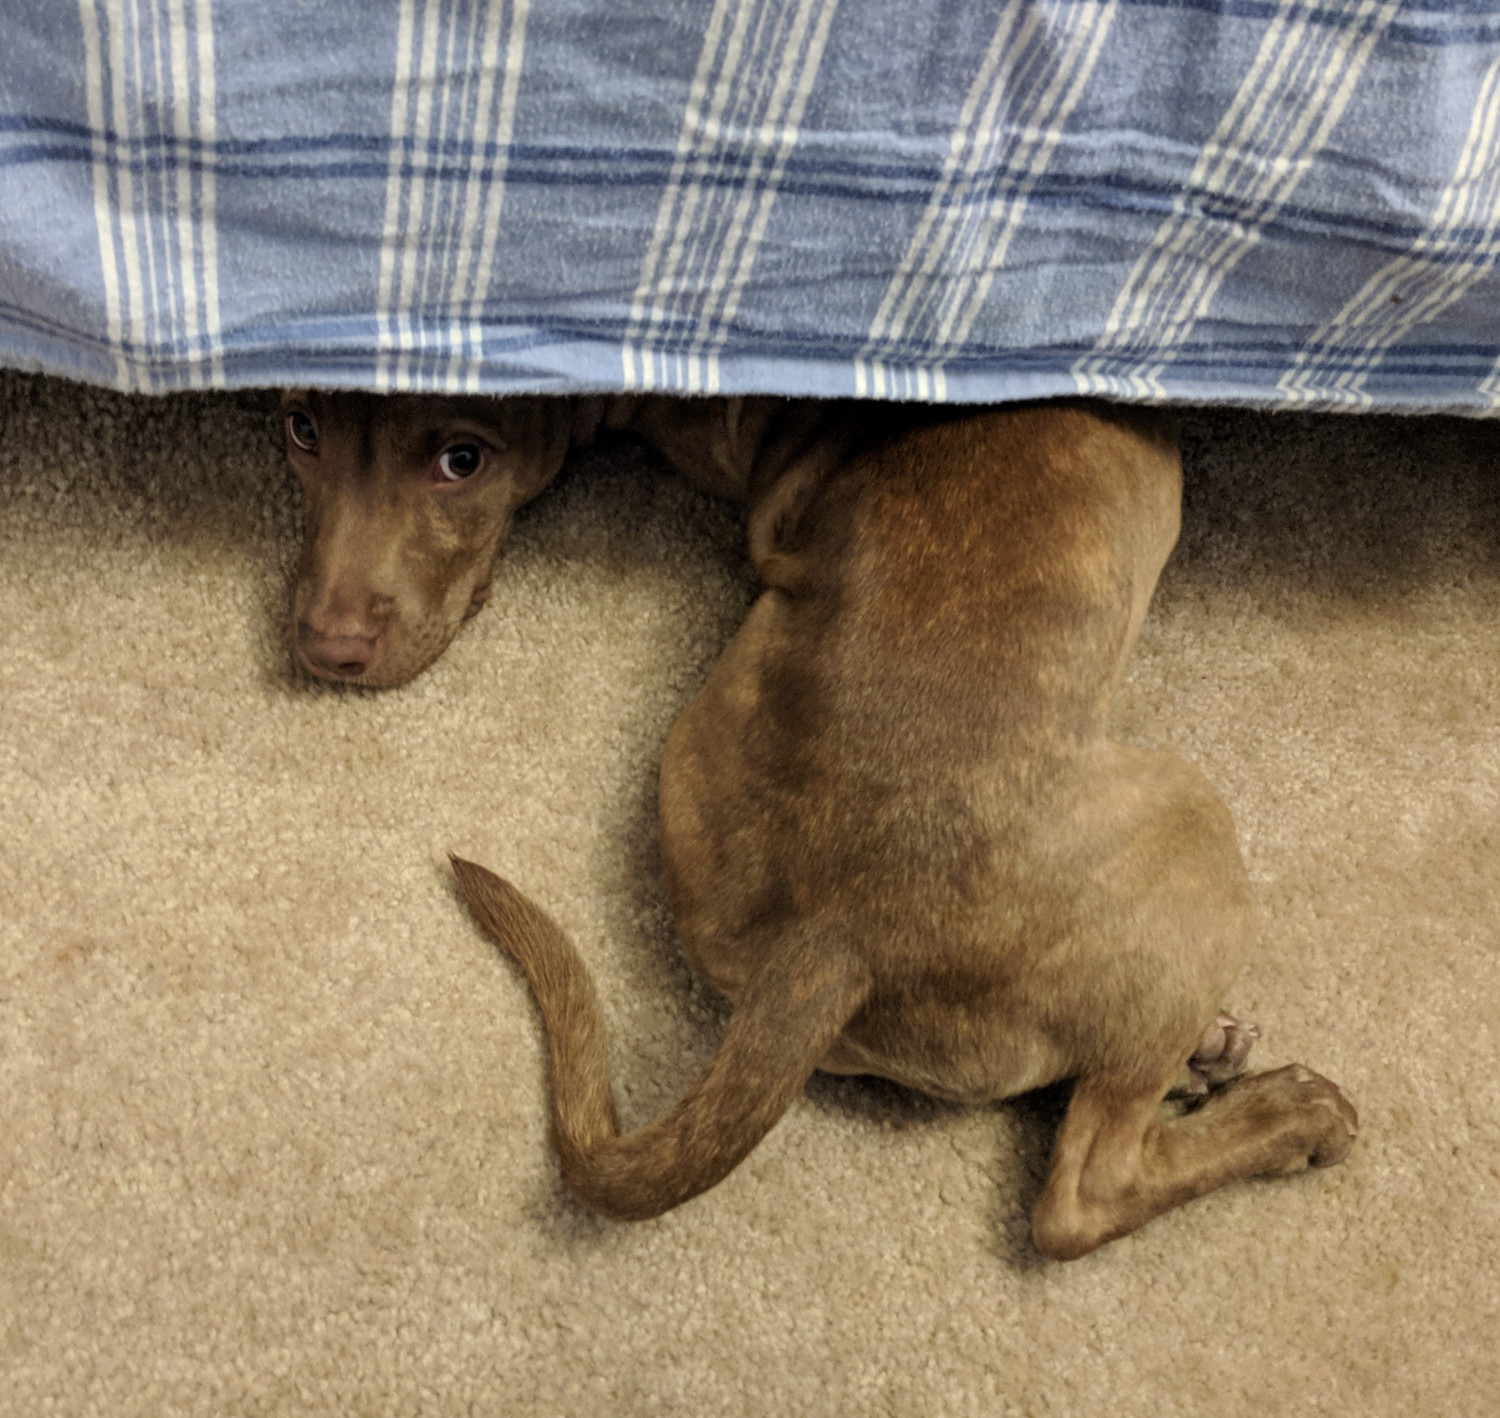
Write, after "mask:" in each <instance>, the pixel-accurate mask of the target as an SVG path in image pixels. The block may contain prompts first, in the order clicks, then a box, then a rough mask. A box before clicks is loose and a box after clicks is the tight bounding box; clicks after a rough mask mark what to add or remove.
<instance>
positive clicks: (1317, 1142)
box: [1207, 1064, 1359, 1176]
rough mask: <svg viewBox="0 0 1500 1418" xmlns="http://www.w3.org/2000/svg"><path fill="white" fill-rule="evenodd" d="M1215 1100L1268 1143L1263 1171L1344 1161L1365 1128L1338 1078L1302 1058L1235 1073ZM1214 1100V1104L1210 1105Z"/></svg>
mask: <svg viewBox="0 0 1500 1418" xmlns="http://www.w3.org/2000/svg"><path fill="white" fill-rule="evenodd" d="M1215 1103H1216V1104H1218V1105H1219V1106H1221V1107H1222V1108H1223V1110H1224V1111H1225V1112H1226V1113H1228V1114H1232V1115H1234V1116H1235V1117H1236V1118H1237V1120H1238V1121H1239V1123H1240V1126H1242V1127H1243V1128H1245V1129H1246V1130H1247V1131H1248V1132H1250V1133H1253V1134H1258V1135H1259V1136H1260V1139H1261V1141H1262V1143H1263V1145H1264V1146H1265V1148H1266V1153H1265V1163H1264V1165H1263V1166H1260V1167H1257V1168H1256V1171H1257V1172H1259V1174H1260V1175H1261V1176H1290V1175H1291V1174H1293V1173H1295V1172H1301V1171H1303V1170H1305V1169H1306V1168H1308V1167H1332V1166H1334V1165H1335V1164H1336V1163H1339V1162H1342V1161H1343V1160H1344V1158H1346V1157H1347V1156H1348V1155H1349V1149H1350V1148H1351V1147H1353V1146H1354V1139H1355V1137H1356V1136H1357V1135H1358V1133H1359V1114H1358V1113H1357V1112H1355V1110H1354V1105H1353V1104H1352V1103H1351V1102H1350V1101H1349V1100H1348V1099H1347V1098H1346V1097H1344V1095H1343V1093H1342V1092H1341V1091H1340V1090H1339V1087H1338V1085H1337V1084H1335V1083H1331V1082H1330V1081H1329V1080H1328V1079H1326V1078H1324V1077H1323V1075H1322V1074H1320V1073H1314V1072H1313V1071H1312V1070H1311V1069H1310V1068H1304V1067H1303V1066H1302V1065H1301V1064H1287V1065H1286V1067H1284V1068H1277V1069H1272V1070H1271V1071H1270V1072H1269V1073H1257V1074H1252V1075H1249V1076H1247V1077H1242V1078H1238V1079H1235V1080H1234V1081H1233V1082H1232V1083H1231V1084H1229V1085H1228V1086H1227V1087H1226V1088H1225V1089H1223V1091H1222V1092H1220V1093H1218V1094H1216V1095H1215ZM1207 1106H1213V1105H1207Z"/></svg>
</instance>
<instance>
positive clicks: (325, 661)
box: [297, 621, 377, 679]
mask: <svg viewBox="0 0 1500 1418" xmlns="http://www.w3.org/2000/svg"><path fill="white" fill-rule="evenodd" d="M376 640H377V637H375V636H370V635H319V634H318V633H317V632H316V631H315V630H314V629H313V627H312V626H311V625H309V624H308V623H307V622H306V621H301V622H299V623H298V625H297V648H298V649H299V650H300V651H301V652H302V658H303V660H304V661H305V662H306V664H307V667H308V669H310V670H311V671H312V672H313V673H314V674H315V675H318V676H320V677H322V678H324V679H358V678H359V676H360V675H362V674H364V672H365V671H366V670H367V669H369V668H370V662H371V661H372V660H373V659H374V658H375V645H376Z"/></svg>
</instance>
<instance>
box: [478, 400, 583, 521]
mask: <svg viewBox="0 0 1500 1418" xmlns="http://www.w3.org/2000/svg"><path fill="white" fill-rule="evenodd" d="M497 402H498V403H499V405H500V407H501V409H502V410H503V417H504V421H505V433H506V444H507V447H508V449H509V451H510V454H511V458H512V460H513V463H512V465H513V470H514V472H513V476H514V478H515V492H516V494H517V502H518V504H519V503H521V502H529V501H530V500H531V499H532V498H533V497H535V496H536V495H537V494H538V493H539V492H541V490H542V489H543V488H544V487H546V486H547V484H548V483H549V482H551V481H552V479H553V478H555V477H556V476H557V474H558V471H559V470H560V469H561V468H562V465H563V459H564V458H566V457H567V456H568V449H569V448H570V447H572V445H573V442H574V432H575V421H576V419H577V415H578V409H577V406H576V403H575V401H574V400H573V399H570V398H559V397H555V396H551V395H546V394H538V395H529V396H528V395H508V396H506V397H504V398H502V399H500V400H498V401H497Z"/></svg>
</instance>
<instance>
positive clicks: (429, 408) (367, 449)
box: [282, 390, 573, 689]
mask: <svg viewBox="0 0 1500 1418" xmlns="http://www.w3.org/2000/svg"><path fill="white" fill-rule="evenodd" d="M572 418H573V412H572V408H571V405H570V403H569V401H568V400H565V399H548V398H513V399H484V398H448V397H443V396H433V395H420V396H418V395H393V396H387V397H382V396H377V395H370V394H318V393H313V392H310V391H306V390H291V391H288V392H287V393H286V394H284V395H283V396H282V419H283V424H284V427H285V431H286V448H287V456H288V457H289V458H290V460H291V464H292V467H293V469H294V470H295V471H296V473H297V476H298V478H300V479H301V482H302V488H303V493H304V513H305V518H306V536H305V539H304V541H303V546H302V559H301V563H300V564H299V566H298V569H297V583H296V588H295V591H294V593H293V596H292V616H291V635H292V643H293V646H294V647H295V650H296V653H297V657H298V658H299V659H300V660H301V662H302V663H303V665H305V666H306V668H307V669H308V670H309V671H310V672H311V673H313V674H315V675H317V676H318V677H319V678H320V679H328V680H338V681H343V682H346V683H349V684H362V685H369V686H372V687H376V688H381V689H385V688H391V687H393V686H395V685H400V684H405V683H406V682H407V681H408V680H410V679H412V678H414V677H415V676H416V675H418V674H420V673H421V672H422V671H423V670H424V669H426V668H427V666H428V665H430V664H432V662H433V661H434V660H436V659H437V658H438V656H439V655H441V654H442V653H443V651H444V650H445V649H446V648H447V647H448V643H449V641H451V640H452V639H453V636H454V634H455V633H456V632H457V630H458V628H459V626H460V625H462V624H463V622H464V621H465V620H467V619H468V617H469V616H471V615H473V614H474V612H475V611H477V610H478V609H479V608H480V606H482V605H483V604H484V602H485V599H486V597H487V596H488V594H489V588H490V577H491V575H492V573H493V568H494V560H495V553H496V551H497V550H498V549H499V546H500V543H501V541H502V540H503V539H504V537H505V534H506V532H507V531H508V530H509V527H510V522H511V517H512V515H513V514H514V512H515V510H516V508H518V507H519V506H520V505H521V504H522V503H524V502H526V501H528V500H529V499H531V498H533V497H535V496H536V495H537V493H539V492H540V491H541V490H542V488H544V487H545V486H546V485H547V483H548V482H549V481H551V479H552V478H553V477H554V476H555V475H556V473H557V471H558V469H559V468H560V467H561V465H562V461H563V458H564V457H565V456H566V454H567V450H568V444H569V438H570V434H571V431H572Z"/></svg>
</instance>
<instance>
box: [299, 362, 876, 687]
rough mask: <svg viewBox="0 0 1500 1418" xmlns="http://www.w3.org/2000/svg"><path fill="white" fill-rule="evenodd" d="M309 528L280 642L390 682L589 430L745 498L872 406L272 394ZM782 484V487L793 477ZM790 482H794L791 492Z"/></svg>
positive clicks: (471, 591)
mask: <svg viewBox="0 0 1500 1418" xmlns="http://www.w3.org/2000/svg"><path fill="white" fill-rule="evenodd" d="M282 413H283V420H284V424H285V430H286V447H287V456H288V457H289V459H290V460H291V464H292V467H293V469H294V470H295V471H296V473H297V476H298V478H299V479H300V480H301V482H302V488H303V512H304V521H305V524H306V530H305V535H304V539H303V545H302V557H301V561H300V563H299V565H298V568H297V579H296V586H295V589H294V591H293V594H292V615H291V639H292V643H293V645H294V647H295V649H296V652H297V656H298V658H299V660H300V661H301V663H302V664H303V666H304V667H305V668H306V669H307V670H308V671H310V672H311V673H312V674H315V675H317V676H318V677H319V678H321V679H328V680H335V681H342V682H345V683H349V684H360V685H366V686H369V687H372V688H380V689H389V688H393V687H395V686H397V685H401V684H405V683H406V682H407V681H408V680H410V679H412V678H414V677H415V676H416V675H418V674H420V673H421V672H422V670H424V669H426V668H427V666H429V665H430V664H432V662H433V661H434V660H436V659H437V658H438V657H439V656H440V655H441V654H442V653H443V651H444V650H445V649H447V647H448V644H449V642H450V641H451V640H452V639H453V636H454V635H455V634H456V633H457V631H458V628H459V626H460V625H462V624H463V622H464V621H465V620H466V619H468V617H469V616H471V615H473V614H474V613H475V612H476V611H477V610H478V609H479V608H480V607H481V606H482V605H483V604H484V602H485V600H486V599H487V598H488V596H489V590H490V578H491V576H492V574H493V570H494V563H495V553H496V551H497V549H498V548H499V546H500V543H501V542H502V541H503V540H504V538H505V534H506V533H507V531H508V530H509V529H510V522H511V518H512V516H513V515H514V514H515V511H516V509H517V508H518V507H520V506H521V505H522V504H523V503H525V502H527V501H529V500H530V499H531V498H533V497H535V496H536V495H537V494H538V493H539V492H540V491H541V490H542V489H543V488H544V487H546V485H547V484H548V483H549V482H550V481H551V480H552V479H553V478H554V477H555V476H556V475H557V472H558V470H559V469H560V468H561V467H562V464H563V459H564V458H565V457H566V456H567V453H568V451H569V449H570V448H573V447H577V446H579V445H581V444H585V443H588V442H591V441H592V440H593V439H594V438H595V437H596V436H597V435H598V434H599V433H600V431H601V430H606V429H607V430H620V431H626V432H631V433H634V434H637V435H639V436H642V437H644V438H646V439H647V441H649V442H651V443H653V444H654V445H656V447H657V448H659V449H660V451H661V452H663V453H664V454H665V455H666V456H667V458H668V459H669V460H671V461H672V462H673V463H674V464H675V465H676V466H677V468H678V469H679V471H681V472H682V473H684V474H685V475H686V476H687V477H688V478H689V479H691V480H692V481H694V482H695V483H697V484H698V485H699V486H700V487H702V488H704V489H706V490H707V491H709V492H713V493H717V494H719V495H721V496H726V497H734V498H738V499H740V500H742V501H743V500H748V499H750V498H752V497H753V496H754V495H756V494H757V493H758V492H760V491H761V490H762V489H763V488H767V487H769V486H770V485H771V484H772V483H773V482H775V481H776V480H777V478H778V477H779V475H780V473H781V471H782V470H783V469H784V468H785V467H786V466H787V465H788V464H789V463H790V462H791V461H792V460H794V459H795V460H798V462H799V466H800V467H801V468H802V470H803V476H808V475H811V474H813V473H815V472H816V471H817V470H818V469H820V468H822V467H823V466H825V465H830V464H831V463H832V462H833V461H835V460H836V459H837V458H838V457H839V456H841V454H842V451H843V449H844V448H845V447H847V446H848V443H849V440H850V439H851V438H852V437H853V436H854V431H855V429H856V428H861V427H866V426H868V425H869V424H870V423H871V421H872V419H879V418H884V417H887V415H885V414H872V413H871V411H870V406H865V407H864V409H863V410H862V411H861V412H859V413H856V412H855V411H854V410H853V409H850V408H847V407H843V406H839V405H830V404H824V403H819V402H813V401H810V400H806V401H794V400H784V399H701V400H691V401H688V400H679V399H663V398H620V399H602V398H599V399H549V398H516V399H487V398H472V397H455V398H446V397H435V396H432V395H415V396H413V395H397V396H394V397H379V396H375V395H369V394H318V393H314V392H312V391H310V390H289V391H288V392H287V393H286V394H284V395H283V396H282ZM790 486H791V485H789V487H790ZM793 490H794V489H793Z"/></svg>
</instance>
